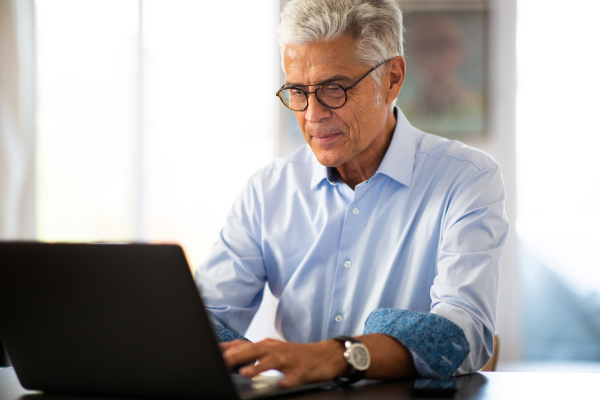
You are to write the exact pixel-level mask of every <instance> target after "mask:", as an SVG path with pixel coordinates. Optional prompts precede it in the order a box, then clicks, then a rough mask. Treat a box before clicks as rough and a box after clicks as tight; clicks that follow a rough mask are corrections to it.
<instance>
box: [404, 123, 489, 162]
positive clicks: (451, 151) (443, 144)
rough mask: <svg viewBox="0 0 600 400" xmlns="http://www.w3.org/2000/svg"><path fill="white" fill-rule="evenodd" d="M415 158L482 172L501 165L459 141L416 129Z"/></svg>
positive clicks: (482, 152)
mask: <svg viewBox="0 0 600 400" xmlns="http://www.w3.org/2000/svg"><path fill="white" fill-rule="evenodd" d="M414 130H415V139H416V151H415V158H416V159H417V160H419V159H420V160H419V161H421V162H424V163H436V164H444V165H446V166H448V167H457V168H461V169H465V168H466V169H474V170H475V171H477V172H478V171H482V170H484V169H487V168H489V167H498V168H499V165H498V163H497V162H496V160H494V158H493V157H492V156H490V155H489V154H487V153H486V152H484V151H481V150H478V149H476V148H474V147H471V146H467V145H466V144H464V143H462V142H460V141H458V140H448V139H446V138H443V137H440V136H436V135H432V134H429V133H425V132H423V131H420V130H419V129H416V128H414Z"/></svg>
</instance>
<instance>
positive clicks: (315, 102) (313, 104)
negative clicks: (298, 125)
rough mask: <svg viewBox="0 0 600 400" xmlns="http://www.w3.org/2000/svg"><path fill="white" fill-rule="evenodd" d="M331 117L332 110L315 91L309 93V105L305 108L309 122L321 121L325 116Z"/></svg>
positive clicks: (305, 114) (305, 117)
mask: <svg viewBox="0 0 600 400" xmlns="http://www.w3.org/2000/svg"><path fill="white" fill-rule="evenodd" d="M329 117H331V110H330V109H329V108H327V107H325V106H324V105H323V104H321V102H320V101H319V99H317V95H316V94H315V93H311V94H309V95H308V107H306V110H304V119H305V120H306V121H307V122H312V123H315V122H320V121H321V120H323V119H325V118H329Z"/></svg>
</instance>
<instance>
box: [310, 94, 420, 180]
mask: <svg viewBox="0 0 600 400" xmlns="http://www.w3.org/2000/svg"><path fill="white" fill-rule="evenodd" d="M394 115H395V116H396V128H395V129H394V134H393V136H392V142H391V143H390V147H388V150H387V152H386V153H385V156H384V157H383V160H382V161H381V164H380V165H379V168H378V169H377V172H375V174H378V173H380V174H385V175H387V176H389V177H390V178H392V179H394V180H396V181H398V182H399V183H401V184H403V185H405V186H408V187H410V185H411V183H412V176H413V169H414V165H415V151H416V143H415V134H414V132H413V127H412V126H411V125H410V123H409V122H408V120H407V119H406V117H405V116H404V114H403V113H402V111H401V110H400V109H399V108H398V107H397V106H394ZM313 165H314V168H313V175H312V178H311V180H310V187H311V189H315V188H317V186H319V184H320V183H321V182H322V181H323V180H324V179H327V181H328V182H329V183H330V184H332V185H337V184H338V183H339V182H341V181H340V179H339V178H338V177H337V174H336V172H335V169H334V168H329V167H325V166H323V165H322V164H321V163H319V161H318V160H317V157H315V156H314V154H313Z"/></svg>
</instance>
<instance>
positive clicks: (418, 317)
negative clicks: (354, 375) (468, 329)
mask: <svg viewBox="0 0 600 400" xmlns="http://www.w3.org/2000/svg"><path fill="white" fill-rule="evenodd" d="M371 333H383V334H386V335H389V336H392V337H393V338H395V339H397V340H398V341H399V342H400V343H402V344H403V345H405V346H406V347H407V348H408V349H409V350H411V351H413V352H415V353H417V354H418V355H419V357H421V359H422V360H423V361H424V362H425V363H426V364H427V365H428V366H429V367H430V368H431V369H432V370H433V371H434V372H435V373H436V374H437V375H438V376H439V377H440V378H449V377H451V376H452V374H454V372H456V370H457V369H458V367H460V365H461V364H462V362H463V361H464V360H465V358H466V357H467V355H468V354H469V351H470V350H471V349H470V347H469V343H468V342H467V338H466V337H465V334H464V332H463V331H462V329H461V328H460V327H458V326H457V325H456V324H454V323H453V322H451V321H450V320H448V319H446V318H444V317H441V316H439V315H436V314H431V313H428V312H423V311H409V310H398V309H394V308H378V309H377V310H375V311H373V312H372V313H371V314H370V315H369V317H368V318H367V322H365V332H364V334H365V335H368V334H371Z"/></svg>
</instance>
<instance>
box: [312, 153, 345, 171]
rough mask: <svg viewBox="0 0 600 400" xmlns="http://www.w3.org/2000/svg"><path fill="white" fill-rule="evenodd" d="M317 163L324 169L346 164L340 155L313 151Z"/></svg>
mask: <svg viewBox="0 0 600 400" xmlns="http://www.w3.org/2000/svg"><path fill="white" fill-rule="evenodd" d="M313 152H314V153H315V157H317V160H318V161H319V163H320V164H321V165H323V166H325V167H330V168H334V167H337V166H338V165H342V164H344V163H345V162H346V160H345V159H344V157H343V155H342V154H339V153H337V152H335V151H331V150H320V151H316V152H315V151H313Z"/></svg>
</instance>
